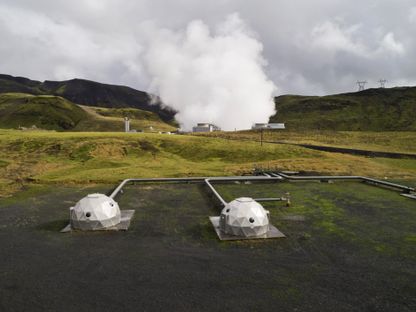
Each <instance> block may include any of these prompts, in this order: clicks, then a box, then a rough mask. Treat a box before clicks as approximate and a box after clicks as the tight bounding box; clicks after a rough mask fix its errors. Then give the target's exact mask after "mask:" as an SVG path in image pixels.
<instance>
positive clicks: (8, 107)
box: [0, 93, 88, 130]
mask: <svg viewBox="0 0 416 312" xmlns="http://www.w3.org/2000/svg"><path fill="white" fill-rule="evenodd" d="M86 118H88V114H87V112H86V111H85V110H83V109H82V108H81V107H79V106H77V105H75V104H74V103H71V102H70V101H68V100H65V99H64V98H61V97H57V96H50V95H30V94H24V93H4V94H0V128H17V127H19V126H22V127H31V126H32V125H35V126H36V127H38V128H42V129H47V130H71V129H73V128H74V127H75V126H76V125H77V124H78V123H79V122H80V121H81V120H82V119H86Z"/></svg>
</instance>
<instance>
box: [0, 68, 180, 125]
mask: <svg viewBox="0 0 416 312" xmlns="http://www.w3.org/2000/svg"><path fill="white" fill-rule="evenodd" d="M10 92H19V93H28V94H32V95H56V96H61V97H63V98H65V99H67V100H69V101H71V102H74V103H77V104H81V105H87V106H98V107H107V108H128V107H131V108H137V109H141V110H144V111H149V112H153V113H156V114H157V115H158V116H159V117H160V119H162V120H163V121H165V122H169V123H172V124H174V123H175V121H174V117H175V114H176V111H174V110H173V109H172V108H170V107H168V106H166V105H164V104H163V103H162V102H161V101H160V99H158V98H157V97H154V96H152V95H150V94H148V93H146V92H143V91H139V90H135V89H133V88H130V87H126V86H116V85H110V84H103V83H98V82H95V81H90V80H84V79H71V80H67V81H48V80H46V81H44V82H40V81H36V80H30V79H28V78H23V77H14V76H10V75H2V74H0V93H10Z"/></svg>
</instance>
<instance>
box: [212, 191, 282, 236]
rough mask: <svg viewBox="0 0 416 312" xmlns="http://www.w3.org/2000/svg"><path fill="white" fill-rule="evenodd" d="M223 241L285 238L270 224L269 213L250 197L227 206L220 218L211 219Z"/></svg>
mask: <svg viewBox="0 0 416 312" xmlns="http://www.w3.org/2000/svg"><path fill="white" fill-rule="evenodd" d="M210 220H211V223H212V225H213V226H214V228H215V231H216V232H217V235H218V237H219V238H220V239H221V240H239V239H255V238H274V237H285V235H284V234H283V233H282V232H280V231H279V230H278V229H276V228H275V227H274V226H272V225H271V224H270V222H269V211H267V210H265V209H264V208H263V206H262V205H260V204H259V203H258V202H256V201H255V200H254V199H252V198H249V197H240V198H237V199H235V200H233V201H232V202H230V203H228V204H226V205H225V207H224V209H223V210H222V211H221V215H220V216H219V217H210Z"/></svg>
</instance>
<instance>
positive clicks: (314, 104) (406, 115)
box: [270, 87, 416, 131]
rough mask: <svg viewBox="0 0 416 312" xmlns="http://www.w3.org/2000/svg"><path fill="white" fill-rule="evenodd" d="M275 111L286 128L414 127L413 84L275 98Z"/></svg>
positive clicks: (415, 103) (415, 92) (276, 118)
mask: <svg viewBox="0 0 416 312" xmlns="http://www.w3.org/2000/svg"><path fill="white" fill-rule="evenodd" d="M275 103H276V110H277V114H276V115H274V116H272V117H271V118H270V122H285V123H286V127H287V128H288V129H289V130H310V129H311V130H312V129H313V130H340V131H343V130H345V131H348V130H351V131H414V130H416V87H400V88H391V89H381V88H380V89H367V90H364V91H361V92H356V93H345V94H338V95H328V96H322V97H320V96H296V95H284V96H279V97H276V98H275Z"/></svg>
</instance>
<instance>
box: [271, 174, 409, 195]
mask: <svg viewBox="0 0 416 312" xmlns="http://www.w3.org/2000/svg"><path fill="white" fill-rule="evenodd" d="M277 174H278V175H280V176H281V177H283V178H285V179H288V180H296V181H310V180H321V181H322V180H358V181H362V182H370V183H375V184H379V185H383V186H388V187H392V188H396V189H399V190H401V191H405V192H414V191H415V189H414V188H412V187H408V186H404V185H400V184H396V183H391V182H387V181H382V180H377V179H372V178H367V177H362V176H290V175H286V174H284V173H280V172H278V173H277Z"/></svg>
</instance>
